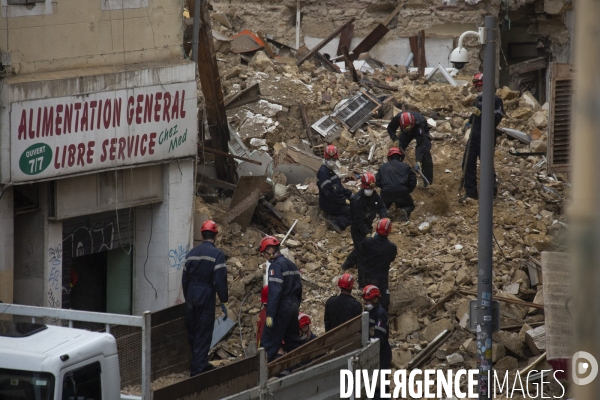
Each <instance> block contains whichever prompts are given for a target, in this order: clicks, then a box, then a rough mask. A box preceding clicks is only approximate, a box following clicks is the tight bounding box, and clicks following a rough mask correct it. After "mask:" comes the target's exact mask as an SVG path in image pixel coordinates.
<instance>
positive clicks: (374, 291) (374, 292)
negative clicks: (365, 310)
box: [363, 285, 381, 300]
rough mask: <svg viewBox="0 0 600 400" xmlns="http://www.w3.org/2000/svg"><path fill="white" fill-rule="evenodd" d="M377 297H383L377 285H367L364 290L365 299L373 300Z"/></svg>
mask: <svg viewBox="0 0 600 400" xmlns="http://www.w3.org/2000/svg"><path fill="white" fill-rule="evenodd" d="M375 297H381V292H379V288H378V287H377V286H375V285H367V286H365V287H364V288H363V299H365V300H371V299H374V298H375Z"/></svg>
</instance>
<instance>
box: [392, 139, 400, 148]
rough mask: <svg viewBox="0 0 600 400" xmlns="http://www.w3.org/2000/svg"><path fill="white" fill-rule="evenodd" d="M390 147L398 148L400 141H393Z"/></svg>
mask: <svg viewBox="0 0 600 400" xmlns="http://www.w3.org/2000/svg"><path fill="white" fill-rule="evenodd" d="M392 147H400V140H394V141H393V142H392Z"/></svg>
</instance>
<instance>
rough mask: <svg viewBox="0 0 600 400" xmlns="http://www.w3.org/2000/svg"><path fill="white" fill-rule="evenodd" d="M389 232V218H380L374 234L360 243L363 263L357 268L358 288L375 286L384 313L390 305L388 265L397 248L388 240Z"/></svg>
mask: <svg viewBox="0 0 600 400" xmlns="http://www.w3.org/2000/svg"><path fill="white" fill-rule="evenodd" d="M391 232H392V221H390V219H389V218H382V219H381V220H380V221H379V222H378V223H377V229H376V234H375V235H374V236H373V237H368V238H366V239H365V240H363V242H362V245H361V253H362V254H363V257H364V259H365V262H364V264H362V265H359V267H358V285H359V288H362V287H366V286H367V285H375V286H377V287H378V288H379V292H380V294H381V300H380V301H379V304H381V307H383V308H384V309H385V311H387V310H388V306H389V304H390V291H389V286H388V281H389V274H390V265H391V264H392V261H394V260H395V259H396V255H397V254H398V247H397V246H396V245H395V244H394V243H392V242H391V241H390V240H389V239H388V236H389V234H390V233H391Z"/></svg>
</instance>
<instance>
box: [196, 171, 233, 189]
mask: <svg viewBox="0 0 600 400" xmlns="http://www.w3.org/2000/svg"><path fill="white" fill-rule="evenodd" d="M198 175H200V178H199V180H198V181H197V183H198V184H200V183H205V184H207V185H211V186H216V187H218V188H221V189H228V190H235V188H236V187H237V186H236V185H234V184H233V183H229V182H225V181H222V180H219V179H215V178H211V177H209V176H206V175H202V174H198Z"/></svg>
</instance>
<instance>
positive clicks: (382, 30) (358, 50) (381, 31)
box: [350, 2, 404, 61]
mask: <svg viewBox="0 0 600 400" xmlns="http://www.w3.org/2000/svg"><path fill="white" fill-rule="evenodd" d="M402 7H404V2H401V3H400V4H398V6H397V7H396V8H395V9H394V11H392V12H391V14H390V15H389V16H388V17H387V18H386V19H385V20H384V21H383V22H382V23H380V24H377V26H376V27H375V29H373V30H372V31H371V32H370V33H369V34H368V35H367V37H366V38H364V39H363V40H362V41H361V42H360V43H359V44H358V46H356V47H355V48H354V50H352V54H351V55H350V59H351V60H352V61H354V60H356V59H358V56H360V55H361V54H362V53H367V52H369V51H370V50H371V49H372V48H373V47H374V46H375V45H376V44H377V43H379V41H380V40H381V39H382V38H383V37H384V36H385V35H386V34H387V33H388V32H389V31H390V30H389V29H388V27H387V26H388V25H389V23H390V22H392V19H394V17H395V16H396V14H398V13H399V12H400V10H401V9H402Z"/></svg>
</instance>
